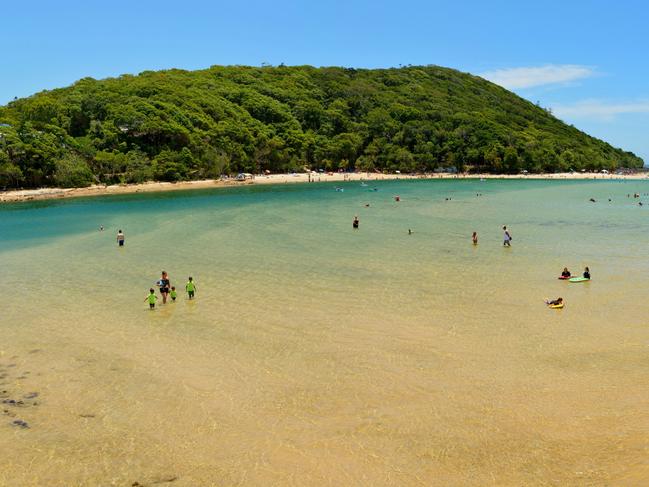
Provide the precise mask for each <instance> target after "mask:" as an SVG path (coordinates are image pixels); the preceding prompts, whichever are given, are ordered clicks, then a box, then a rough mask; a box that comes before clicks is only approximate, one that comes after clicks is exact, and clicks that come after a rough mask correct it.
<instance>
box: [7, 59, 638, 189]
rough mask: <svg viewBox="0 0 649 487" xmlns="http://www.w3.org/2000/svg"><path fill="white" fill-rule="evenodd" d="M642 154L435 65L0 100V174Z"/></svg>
mask: <svg viewBox="0 0 649 487" xmlns="http://www.w3.org/2000/svg"><path fill="white" fill-rule="evenodd" d="M641 166H642V160H641V159H639V158H638V157H636V156H635V155H633V154H631V153H629V152H623V151H622V150H619V149H615V148H613V147H611V146H610V145H608V144H606V143H605V142H602V141H600V140H597V139H595V138H593V137H590V136H588V135H586V134H584V133H582V132H580V131H579V130H577V129H575V128H574V127H571V126H568V125H566V124H564V123H563V122H561V121H559V120H557V119H556V118H554V117H553V116H552V115H551V114H549V113H548V112H547V111H545V110H543V109H542V108H540V107H537V106H535V105H533V104H531V103H529V102H528V101H526V100H523V99H522V98H520V97H518V96H516V95H514V94H512V93H510V92H508V91H506V90H505V89H503V88H500V87H499V86H496V85H494V84H492V83H489V82H487V81H485V80H483V79H481V78H479V77H476V76H472V75H469V74H464V73H460V72H458V71H455V70H452V69H446V68H441V67H436V66H427V67H407V68H400V69H376V70H361V69H345V68H313V67H309V66H302V67H285V66H279V67H261V68H254V67H240V66H232V67H218V66H215V67H212V68H210V69H206V70H201V71H191V72H190V71H182V70H169V71H160V72H150V71H147V72H144V73H141V74H140V75H138V76H131V75H124V76H120V77H119V78H111V79H105V80H101V81H97V80H94V79H91V78H84V79H82V80H80V81H78V82H76V83H75V84H74V85H72V86H70V87H67V88H62V89H57V90H52V91H45V92H42V93H38V94H36V95H34V96H32V97H29V98H24V99H19V100H15V101H13V102H11V103H9V104H8V105H7V106H5V107H0V187H3V186H4V187H17V186H23V187H35V186H52V185H65V186H83V185H88V184H90V183H93V182H101V183H117V182H141V181H146V180H152V179H155V180H164V181H177V180H184V179H199V178H213V177H218V176H219V175H221V174H224V173H236V172H255V173H259V172H262V171H264V170H270V171H271V172H286V171H301V170H304V168H311V169H320V168H322V169H326V170H338V169H344V170H352V169H356V170H363V171H366V170H367V171H374V170H379V171H384V170H385V171H395V170H400V171H402V172H414V171H419V172H423V171H433V170H436V169H439V168H448V167H457V168H458V169H459V170H472V171H485V172H495V173H517V172H519V171H521V170H527V171H530V172H542V171H544V172H552V171H564V170H569V169H574V170H579V169H582V168H583V169H590V170H598V169H602V168H606V169H609V170H610V169H615V168H618V167H641Z"/></svg>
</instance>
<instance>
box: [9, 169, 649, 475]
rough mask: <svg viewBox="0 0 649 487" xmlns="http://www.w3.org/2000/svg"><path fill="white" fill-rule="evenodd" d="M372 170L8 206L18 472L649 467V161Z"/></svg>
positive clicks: (595, 471)
mask: <svg viewBox="0 0 649 487" xmlns="http://www.w3.org/2000/svg"><path fill="white" fill-rule="evenodd" d="M369 184H370V187H374V186H376V187H377V188H378V189H379V191H377V192H370V191H368V188H364V187H361V185H360V184H359V183H357V182H350V183H344V184H340V183H339V184H338V186H341V187H343V188H345V191H344V192H336V191H335V190H334V187H335V185H333V184H307V185H287V186H281V185H278V186H253V187H245V188H226V189H215V190H196V191H188V192H171V193H160V194H141V195H128V196H111V197H101V198H88V199H71V200H58V201H48V202H38V203H20V204H14V205H4V206H0V264H1V266H2V279H0V295H1V296H3V306H2V320H1V321H0V330H1V331H2V333H3V335H4V337H5V339H4V340H3V344H2V350H0V367H8V366H9V365H10V363H14V364H15V367H13V368H7V369H6V370H7V372H5V374H6V377H5V378H4V379H0V382H1V383H3V387H6V388H7V390H8V391H10V393H11V394H14V395H20V394H27V393H29V392H31V391H38V392H39V393H40V398H41V399H40V404H39V405H38V406H35V407H33V408H31V409H18V410H16V411H15V412H16V413H17V414H18V416H16V417H20V418H23V419H24V420H25V421H28V423H29V424H30V425H31V427H30V428H29V429H28V430H24V431H23V430H18V429H16V428H15V427H12V426H11V425H10V421H9V419H10V418H9V417H7V418H3V417H2V416H0V448H2V450H3V451H11V452H13V453H12V454H10V455H9V456H7V457H6V459H5V460H4V461H3V460H0V467H5V468H0V472H2V473H0V484H2V481H4V482H5V483H9V484H17V483H18V484H21V485H39V484H41V483H42V482H43V479H45V478H48V475H49V476H50V477H49V478H50V480H52V479H53V480H52V481H51V482H50V484H51V485H69V484H74V483H82V484H83V482H86V483H88V484H107V485H110V482H113V481H114V482H116V483H117V485H121V484H120V482H121V483H122V484H123V483H124V482H131V483H132V482H133V481H136V480H138V479H140V480H141V479H143V478H144V479H145V480H146V479H147V478H148V480H149V481H150V482H152V481H153V480H155V478H156V476H160V475H163V474H165V475H166V474H167V473H169V472H171V473H173V474H174V475H176V474H177V475H178V477H179V480H178V481H177V484H178V485H197V484H203V485H209V483H207V482H209V481H213V480H214V479H217V481H215V483H216V484H217V485H225V484H227V485H233V484H234V485H236V484H240V485H269V484H274V485H305V484H310V485H321V484H338V485H343V484H347V485H349V484H362V483H365V484H367V483H368V482H369V483H371V484H373V485H430V483H429V482H427V479H430V478H431V476H432V477H433V478H439V479H446V481H444V480H440V482H439V485H450V484H456V485H461V484H466V482H473V483H476V482H477V483H482V484H483V485H484V484H485V483H489V482H493V479H494V478H495V479H497V482H496V483H497V484H499V485H521V484H543V481H544V480H545V479H548V478H553V479H559V483H563V484H570V483H578V482H581V481H584V482H586V481H588V482H591V483H597V482H600V483H601V482H612V483H616V482H615V481H616V480H619V481H621V480H623V479H626V480H629V479H631V480H629V481H631V482H634V481H638V480H639V479H642V478H644V477H643V476H644V475H646V474H647V471H646V470H642V469H635V470H633V469H631V470H629V469H628V468H626V467H625V466H626V465H631V464H633V462H639V461H640V458H641V456H642V455H641V451H642V448H643V447H642V445H643V444H644V443H643V442H646V437H643V436H642V435H641V434H640V433H639V432H641V431H644V428H645V427H649V416H648V413H647V412H646V411H647V410H646V407H644V406H643V405H646V404H649V392H648V391H649V388H647V387H646V386H647V385H648V384H647V379H645V378H644V377H645V375H646V366H647V365H648V364H649V362H647V359H646V358H645V357H646V347H647V344H648V343H649V332H648V331H647V326H646V324H647V319H646V316H648V312H649V305H648V304H647V303H646V289H647V285H648V284H649V279H648V278H647V271H648V270H649V263H648V262H647V259H645V255H646V240H647V235H648V230H649V213H648V212H649V202H647V203H648V206H644V207H639V206H638V205H637V203H638V200H637V199H633V198H627V194H633V193H634V192H639V193H641V194H643V195H644V194H645V193H647V192H649V181H624V182H622V181H513V180H502V181H501V180H487V181H479V180H439V181H434V180H433V181H381V182H375V183H369ZM397 194H398V195H400V197H401V201H400V202H395V201H394V199H393V196H394V195H397ZM476 194H482V196H476ZM591 197H592V198H595V199H596V200H597V202H596V203H591V202H589V201H588V200H589V198H591ZM447 198H450V200H447ZM608 198H611V199H612V201H611V202H609V201H608ZM646 199H647V198H646V197H645V196H643V198H642V200H643V201H646ZM368 203H369V204H370V206H369V207H365V206H364V205H365V204H368ZM354 215H358V216H359V218H360V222H361V223H360V229H359V230H358V231H354V230H352V227H351V222H352V218H353V217H354ZM504 224H506V225H507V226H508V227H509V228H510V230H511V232H512V235H513V237H514V240H513V243H512V248H510V249H505V248H503V247H502V230H501V227H502V225H504ZM99 225H104V227H105V229H106V230H105V231H103V232H99V231H98V228H99ZM118 228H121V229H123V230H124V232H125V234H126V246H125V247H124V248H118V247H117V245H116V242H115V234H116V231H117V229H118ZM409 228H410V229H412V230H413V232H414V233H413V234H412V235H408V229H409ZM472 231H477V232H478V234H479V238H480V243H479V245H478V246H477V247H474V246H473V245H471V241H470V236H471V233H472ZM585 265H588V266H590V268H591V271H592V274H593V277H594V279H593V281H592V282H590V283H585V284H568V283H565V282H559V281H557V280H556V276H557V275H558V274H559V273H560V271H561V269H563V267H564V266H568V267H569V268H570V269H571V270H572V271H573V273H575V274H578V273H580V272H581V270H582V269H583V267H584V266H585ZM162 269H165V270H167V271H168V272H169V273H170V277H171V280H172V284H174V285H176V286H178V287H179V290H180V292H179V294H180V296H181V297H180V299H179V301H178V302H177V303H174V304H168V305H166V306H158V308H157V309H156V310H155V311H154V312H149V310H148V309H147V305H146V303H144V302H143V301H144V298H145V296H146V293H147V290H148V288H149V287H151V286H152V285H153V283H154V281H155V280H156V279H157V278H158V276H159V273H160V271H161V270H162ZM189 275H192V276H193V277H194V279H195V281H196V283H197V286H198V293H197V299H196V301H194V302H189V301H187V300H186V298H185V296H184V293H183V292H182V289H183V288H184V283H185V281H186V279H187V276H189ZM559 295H561V296H563V297H564V299H565V300H566V303H567V304H566V308H565V309H564V310H562V311H558V312H557V311H550V310H547V309H546V308H545V306H544V305H543V303H542V299H543V298H545V297H557V296H559ZM34 350H37V352H33V351H34ZM30 352H32V353H30ZM19 369H20V371H22V372H21V373H24V371H29V372H30V374H28V375H27V376H24V375H23V377H26V378H23V379H19V378H18V377H19V375H18V372H16V373H14V372H12V370H19ZM0 373H2V371H1V370H0ZM3 381H4V382H3ZM12 397H13V396H12ZM622 412H623V414H622ZM88 414H92V415H93V417H94V418H95V419H97V421H95V420H93V419H90V418H86V417H85V416H87V415H88ZM11 418H13V416H12V417H11ZM588 418H590V419H588ZM11 420H13V419H11ZM3 422H4V423H3ZM638 425H640V426H638ZM62 428H64V430H65V434H62V433H61V431H62ZM214 428H216V429H214ZM156 431H157V432H158V433H157V434H156V433H155V432H156ZM213 431H218V435H216V436H213V435H212V434H211V432H213ZM97 438H99V439H100V440H101V441H99V440H97ZM643 438H645V439H643ZM125 439H126V440H125ZM124 441H128V442H129V444H130V445H131V447H130V448H129V449H127V450H124V449H123V444H124ZM181 445H182V447H181ZM43 446H44V447H45V448H43ZM485 451H487V452H490V453H484V454H478V452H485ZM585 458H590V459H591V460H589V461H586V460H584V459H585ZM379 459H383V460H379ZM593 459H594V460H593ZM590 461H594V462H595V463H597V464H598V465H599V466H598V467H597V468H592V465H590V463H589V462H590ZM52 462H54V464H56V465H59V466H60V467H61V468H60V469H59V470H60V471H59V472H58V473H57V474H56V475H55V476H54V477H51V475H52V473H51V472H50V467H51V465H52ZM27 465H32V467H31V468H27ZM34 465H35V466H34ZM576 472H582V473H581V474H578V473H576ZM584 472H585V473H584ZM3 475H4V477H3ZM108 479H116V480H108ZM152 479H153V480H152ZM325 479H326V480H325ZM129 485H130V484H129Z"/></svg>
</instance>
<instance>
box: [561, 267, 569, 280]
mask: <svg viewBox="0 0 649 487" xmlns="http://www.w3.org/2000/svg"><path fill="white" fill-rule="evenodd" d="M561 277H564V278H568V277H570V271H569V270H568V268H567V267H564V268H563V272H562V273H561Z"/></svg>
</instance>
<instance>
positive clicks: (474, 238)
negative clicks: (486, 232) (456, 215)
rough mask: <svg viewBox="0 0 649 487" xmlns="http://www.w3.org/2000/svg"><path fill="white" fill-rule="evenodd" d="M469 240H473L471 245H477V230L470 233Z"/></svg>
mask: <svg viewBox="0 0 649 487" xmlns="http://www.w3.org/2000/svg"><path fill="white" fill-rule="evenodd" d="M471 241H472V242H473V245H478V232H473V235H471Z"/></svg>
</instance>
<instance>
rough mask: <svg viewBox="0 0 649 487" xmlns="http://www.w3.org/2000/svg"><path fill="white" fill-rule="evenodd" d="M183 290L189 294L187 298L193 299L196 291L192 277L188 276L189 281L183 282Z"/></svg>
mask: <svg viewBox="0 0 649 487" xmlns="http://www.w3.org/2000/svg"><path fill="white" fill-rule="evenodd" d="M185 290H186V291H187V295H188V296H189V299H194V293H195V292H196V291H198V289H197V288H196V284H194V279H193V278H192V277H191V276H190V277H189V281H188V282H187V284H185Z"/></svg>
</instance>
